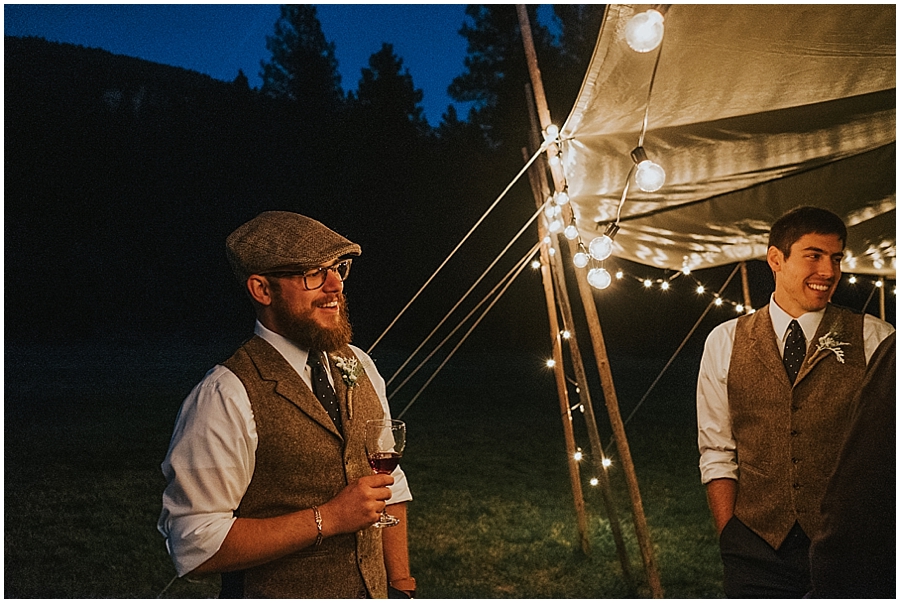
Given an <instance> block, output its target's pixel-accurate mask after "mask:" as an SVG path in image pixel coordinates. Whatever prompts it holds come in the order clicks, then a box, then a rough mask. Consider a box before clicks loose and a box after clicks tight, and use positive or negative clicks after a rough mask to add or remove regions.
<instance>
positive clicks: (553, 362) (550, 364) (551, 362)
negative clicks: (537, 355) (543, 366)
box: [547, 358, 556, 368]
mask: <svg viewBox="0 0 900 603" xmlns="http://www.w3.org/2000/svg"><path fill="white" fill-rule="evenodd" d="M555 366H556V360H554V359H553V358H549V359H547V368H553V367H555Z"/></svg>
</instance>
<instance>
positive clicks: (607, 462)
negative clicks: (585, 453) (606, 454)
mask: <svg viewBox="0 0 900 603" xmlns="http://www.w3.org/2000/svg"><path fill="white" fill-rule="evenodd" d="M610 465H612V461H611V460H609V459H603V466H604V467H609V466H610Z"/></svg>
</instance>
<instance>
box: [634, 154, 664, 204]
mask: <svg viewBox="0 0 900 603" xmlns="http://www.w3.org/2000/svg"><path fill="white" fill-rule="evenodd" d="M631 159H632V161H634V164H635V165H636V166H637V171H635V173H634V183H635V184H637V185H638V188H640V189H641V190H642V191H644V192H646V193H653V192H656V191H658V190H659V189H661V188H662V186H663V184H665V183H666V171H665V170H664V169H662V167H660V165H659V164H657V163H654V162H652V161H650V159H649V158H648V157H647V151H645V150H644V147H636V148H635V149H634V150H633V151H631Z"/></svg>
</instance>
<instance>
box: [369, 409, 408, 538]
mask: <svg viewBox="0 0 900 603" xmlns="http://www.w3.org/2000/svg"><path fill="white" fill-rule="evenodd" d="M405 446H406V423H404V422H403V421H398V420H396V419H376V420H374V421H366V456H368V458H369V466H370V467H372V470H373V471H374V472H375V473H384V474H388V475H390V474H391V472H392V471H393V470H394V469H395V468H396V467H397V464H398V463H399V462H400V457H401V456H403V448H404V447H405ZM398 523H400V520H399V519H397V518H396V517H393V516H391V515H388V514H387V513H385V512H384V511H382V512H381V519H379V520H378V523H376V524H375V527H376V528H389V527H391V526H395V525H397V524H398Z"/></svg>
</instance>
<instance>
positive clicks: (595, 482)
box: [591, 477, 600, 486]
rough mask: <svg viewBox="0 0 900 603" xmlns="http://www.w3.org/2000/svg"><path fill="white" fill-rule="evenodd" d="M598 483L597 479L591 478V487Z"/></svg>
mask: <svg viewBox="0 0 900 603" xmlns="http://www.w3.org/2000/svg"><path fill="white" fill-rule="evenodd" d="M599 483H600V480H599V479H597V478H596V477H592V478H591V485H592V486H596V485H597V484H599Z"/></svg>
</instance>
